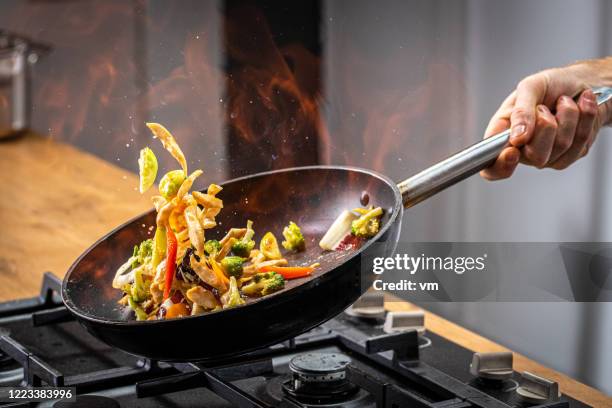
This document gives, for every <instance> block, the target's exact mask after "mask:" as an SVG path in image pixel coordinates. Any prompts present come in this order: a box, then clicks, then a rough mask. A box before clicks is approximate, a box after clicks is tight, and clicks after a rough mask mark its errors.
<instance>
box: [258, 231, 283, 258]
mask: <svg viewBox="0 0 612 408" xmlns="http://www.w3.org/2000/svg"><path fill="white" fill-rule="evenodd" d="M259 251H261V253H262V254H263V256H264V257H265V258H266V259H281V258H282V257H283V256H282V255H281V252H280V249H279V248H278V241H277V240H276V237H275V236H274V234H273V233H271V232H266V234H265V235H264V236H263V238H262V239H261V242H260V243H259Z"/></svg>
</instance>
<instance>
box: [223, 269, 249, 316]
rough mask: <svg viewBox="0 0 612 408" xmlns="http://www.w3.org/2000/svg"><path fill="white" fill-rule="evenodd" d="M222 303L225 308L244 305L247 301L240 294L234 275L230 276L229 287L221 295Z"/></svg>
mask: <svg viewBox="0 0 612 408" xmlns="http://www.w3.org/2000/svg"><path fill="white" fill-rule="evenodd" d="M221 303H223V308H224V309H227V308H229V307H236V306H240V305H244V303H245V301H244V299H243V298H242V297H241V296H240V291H239V290H238V283H237V282H236V278H235V277H233V276H232V277H231V278H230V282H229V289H228V290H227V292H225V293H224V294H223V296H221Z"/></svg>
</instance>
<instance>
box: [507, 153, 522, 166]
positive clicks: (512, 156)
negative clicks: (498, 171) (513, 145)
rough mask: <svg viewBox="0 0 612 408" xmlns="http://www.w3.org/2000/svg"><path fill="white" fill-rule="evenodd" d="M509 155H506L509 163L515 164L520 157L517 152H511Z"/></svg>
mask: <svg viewBox="0 0 612 408" xmlns="http://www.w3.org/2000/svg"><path fill="white" fill-rule="evenodd" d="M509 156H510V157H508V161H509V162H510V164H515V163H517V162H518V161H519V159H520V158H521V155H520V154H519V153H518V152H514V151H513V152H512V153H510V154H509Z"/></svg>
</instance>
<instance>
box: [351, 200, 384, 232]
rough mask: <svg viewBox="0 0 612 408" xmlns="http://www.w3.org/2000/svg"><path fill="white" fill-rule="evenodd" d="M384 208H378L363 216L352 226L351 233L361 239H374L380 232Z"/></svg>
mask: <svg viewBox="0 0 612 408" xmlns="http://www.w3.org/2000/svg"><path fill="white" fill-rule="evenodd" d="M382 213H383V211H382V208H380V207H376V208H373V209H371V210H370V211H368V212H367V213H365V214H363V215H362V216H361V217H359V218H358V219H356V220H355V221H353V223H352V224H351V233H352V234H353V235H355V236H357V237H360V238H372V237H373V236H374V235H376V234H378V231H379V230H380V216H381V215H382Z"/></svg>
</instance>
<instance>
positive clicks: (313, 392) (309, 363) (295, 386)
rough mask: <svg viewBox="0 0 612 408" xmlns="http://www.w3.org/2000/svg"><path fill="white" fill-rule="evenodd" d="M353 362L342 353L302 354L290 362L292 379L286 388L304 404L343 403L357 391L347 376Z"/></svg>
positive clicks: (284, 386)
mask: <svg viewBox="0 0 612 408" xmlns="http://www.w3.org/2000/svg"><path fill="white" fill-rule="evenodd" d="M350 363H351V359H350V358H349V357H348V356H346V355H344V354H340V353H305V354H300V355H298V356H296V357H294V358H293V359H291V361H290V362H289V369H290V370H291V373H292V374H293V377H292V379H291V380H289V381H286V382H285V383H284V384H283V389H284V390H285V392H287V393H288V394H289V395H292V396H294V397H296V398H298V399H299V400H301V401H317V402H326V403H330V402H339V401H342V400H344V399H346V398H348V397H350V396H352V395H353V394H355V392H357V390H358V388H357V386H355V385H353V384H351V383H350V382H349V381H348V378H347V375H346V370H347V367H348V365H349V364H350Z"/></svg>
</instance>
